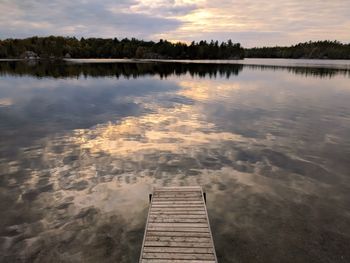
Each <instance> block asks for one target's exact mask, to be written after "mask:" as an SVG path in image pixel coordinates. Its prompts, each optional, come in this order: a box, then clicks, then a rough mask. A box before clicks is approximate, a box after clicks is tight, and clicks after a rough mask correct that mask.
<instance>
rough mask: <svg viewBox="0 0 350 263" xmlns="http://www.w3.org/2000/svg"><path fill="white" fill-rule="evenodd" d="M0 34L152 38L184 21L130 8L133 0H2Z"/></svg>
mask: <svg viewBox="0 0 350 263" xmlns="http://www.w3.org/2000/svg"><path fill="white" fill-rule="evenodd" d="M0 3H1V7H3V8H2V9H1V10H2V11H0V17H1V18H0V24H1V26H0V35H1V37H2V38H6V37H27V36H32V35H74V36H96V37H119V36H120V37H138V38H146V39H147V38H150V37H151V36H152V35H154V34H156V33H160V32H164V31H169V30H175V29H176V28H177V27H179V26H180V24H181V22H180V21H179V20H177V19H175V18H166V17H162V16H154V15H150V14H144V13H137V12H134V13H132V12H128V8H129V7H130V6H131V5H132V4H136V2H134V1H125V0H124V1H121V2H118V3H117V4H116V3H115V2H114V1H104V2H103V3H102V2H98V1H92V0H87V1H84V0H78V1H67V0H63V1H58V0H53V1H50V2H49V1H44V0H41V1H31V0H29V1H25V2H22V1H17V0H15V1H11V2H10V1H4V0H0Z"/></svg>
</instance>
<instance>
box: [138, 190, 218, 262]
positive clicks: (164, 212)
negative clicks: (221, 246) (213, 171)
mask: <svg viewBox="0 0 350 263" xmlns="http://www.w3.org/2000/svg"><path fill="white" fill-rule="evenodd" d="M168 262H174V263H175V262H177V263H180V262H181V263H184V262H192V263H195V262H196V263H199V262H203V263H204V262H205V263H209V262H210V263H215V262H217V258H216V254H215V248H214V242H213V237H212V234H211V230H210V225H209V219H208V213H207V208H206V205H205V198H204V195H203V191H202V188H201V187H199V186H193V187H161V188H155V189H154V190H153V194H152V196H151V203H150V207H149V211H148V217H147V223H146V228H145V234H144V238H143V244H142V250H141V255H140V263H168Z"/></svg>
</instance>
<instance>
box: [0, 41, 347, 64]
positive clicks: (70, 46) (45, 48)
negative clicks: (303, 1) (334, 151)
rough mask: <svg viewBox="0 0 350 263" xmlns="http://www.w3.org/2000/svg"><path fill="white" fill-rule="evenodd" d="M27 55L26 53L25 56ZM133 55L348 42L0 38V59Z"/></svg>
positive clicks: (196, 54) (308, 52)
mask: <svg viewBox="0 0 350 263" xmlns="http://www.w3.org/2000/svg"><path fill="white" fill-rule="evenodd" d="M28 54H29V55H28ZM28 56H35V57H36V58H39V57H40V58H64V57H66V58H136V59H243V58H244V57H247V58H311V59H350V44H343V43H341V42H339V41H328V40H326V41H315V42H311V41H309V42H305V43H299V44H297V45H293V46H289V47H279V46H275V47H255V48H243V47H242V46H241V44H240V43H233V42H232V40H228V41H227V42H221V43H219V42H218V41H214V40H211V41H210V42H207V41H204V40H202V41H199V42H195V41H193V42H192V43H190V44H186V43H181V42H177V43H172V42H170V41H167V40H162V39H161V40H159V41H158V42H154V41H144V40H138V39H135V38H131V39H128V38H124V39H121V40H119V39H117V38H113V39H112V38H108V39H103V38H86V39H85V38H81V39H77V38H75V37H60V36H49V37H30V38H25V39H5V40H0V58H27V57H28Z"/></svg>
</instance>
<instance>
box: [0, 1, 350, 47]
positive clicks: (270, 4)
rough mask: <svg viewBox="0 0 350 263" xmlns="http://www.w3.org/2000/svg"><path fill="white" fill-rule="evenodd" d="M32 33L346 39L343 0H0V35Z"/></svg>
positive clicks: (347, 16) (349, 34)
mask: <svg viewBox="0 0 350 263" xmlns="http://www.w3.org/2000/svg"><path fill="white" fill-rule="evenodd" d="M34 35H37V36H48V35H61V36H75V37H79V38H80V37H104V38H114V37H117V38H124V37H128V38H130V37H135V38H139V39H144V40H154V41H158V40H159V39H167V40H169V41H181V42H187V43H189V42H191V41H192V40H195V41H199V40H211V39H214V40H219V41H226V40H228V39H232V41H233V42H240V43H241V44H242V45H243V46H245V47H254V46H275V45H291V44H296V43H299V42H306V41H309V40H326V39H328V40H339V41H341V42H345V43H349V42H350V0H258V1H257V0H240V1H233V0H216V1H215V0H193V1H190V0H0V39H5V38H25V37H29V36H34Z"/></svg>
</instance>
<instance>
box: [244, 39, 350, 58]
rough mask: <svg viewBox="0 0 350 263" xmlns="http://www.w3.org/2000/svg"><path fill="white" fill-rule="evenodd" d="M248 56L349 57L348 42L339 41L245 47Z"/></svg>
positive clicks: (349, 46)
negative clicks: (288, 45) (287, 45)
mask: <svg viewBox="0 0 350 263" xmlns="http://www.w3.org/2000/svg"><path fill="white" fill-rule="evenodd" d="M245 57H248V58H311V59H350V44H342V43H340V42H339V41H328V40H326V41H315V42H311V41H309V42H305V43H299V44H297V45H293V46H290V47H278V46H276V47H261V48H259V47H257V48H250V49H245Z"/></svg>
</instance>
